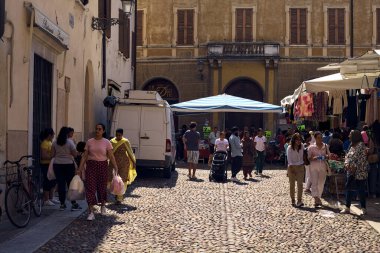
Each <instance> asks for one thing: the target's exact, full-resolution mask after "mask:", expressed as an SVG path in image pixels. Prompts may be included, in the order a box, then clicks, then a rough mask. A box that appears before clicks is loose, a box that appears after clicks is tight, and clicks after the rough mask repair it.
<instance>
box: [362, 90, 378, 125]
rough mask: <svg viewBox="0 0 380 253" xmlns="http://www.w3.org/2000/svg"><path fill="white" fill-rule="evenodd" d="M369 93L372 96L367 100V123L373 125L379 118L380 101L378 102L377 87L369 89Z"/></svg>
mask: <svg viewBox="0 0 380 253" xmlns="http://www.w3.org/2000/svg"><path fill="white" fill-rule="evenodd" d="M366 93H367V94H370V95H371V97H370V99H369V100H367V107H366V114H365V122H366V123H367V125H371V124H372V123H373V122H374V121H375V120H376V119H378V118H377V115H378V110H379V108H378V103H377V89H368V90H367V92H366Z"/></svg>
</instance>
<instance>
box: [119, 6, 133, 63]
mask: <svg viewBox="0 0 380 253" xmlns="http://www.w3.org/2000/svg"><path fill="white" fill-rule="evenodd" d="M119 21H120V24H119V51H120V52H121V53H122V54H123V55H124V56H125V57H126V58H127V59H128V58H129V52H130V44H131V43H130V41H131V40H130V26H131V24H130V20H129V17H128V15H127V14H126V13H125V12H124V11H123V10H121V9H119Z"/></svg>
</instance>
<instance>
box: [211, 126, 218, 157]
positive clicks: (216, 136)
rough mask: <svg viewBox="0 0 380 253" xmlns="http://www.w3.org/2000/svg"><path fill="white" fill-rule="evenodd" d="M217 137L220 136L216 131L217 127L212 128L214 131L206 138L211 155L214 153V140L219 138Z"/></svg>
mask: <svg viewBox="0 0 380 253" xmlns="http://www.w3.org/2000/svg"><path fill="white" fill-rule="evenodd" d="M219 135H220V133H219V131H218V127H214V130H213V131H212V132H211V133H210V134H209V136H208V141H209V146H210V153H211V154H213V153H214V149H215V141H216V139H218V138H219Z"/></svg>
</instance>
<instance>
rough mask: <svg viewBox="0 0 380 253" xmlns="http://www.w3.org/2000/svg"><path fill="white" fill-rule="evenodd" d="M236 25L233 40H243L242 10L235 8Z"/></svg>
mask: <svg viewBox="0 0 380 253" xmlns="http://www.w3.org/2000/svg"><path fill="white" fill-rule="evenodd" d="M235 15H236V27H235V31H236V34H235V41H237V42H242V41H243V40H244V28H243V25H244V10H243V9H236V14H235Z"/></svg>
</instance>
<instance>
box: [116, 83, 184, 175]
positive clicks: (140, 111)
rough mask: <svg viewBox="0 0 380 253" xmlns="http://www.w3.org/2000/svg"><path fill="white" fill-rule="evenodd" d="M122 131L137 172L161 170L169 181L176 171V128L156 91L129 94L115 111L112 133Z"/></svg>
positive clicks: (167, 105) (133, 91)
mask: <svg viewBox="0 0 380 253" xmlns="http://www.w3.org/2000/svg"><path fill="white" fill-rule="evenodd" d="M118 128H122V129H123V130H124V136H125V137H126V138H127V139H128V140H129V141H130V142H131V145H132V149H133V152H134V153H135V156H136V166H137V167H138V168H139V169H140V168H148V167H149V168H163V169H164V177H166V178H170V177H171V172H172V171H173V170H175V156H176V144H175V128H174V120H173V113H172V110H171V108H170V106H169V104H168V103H167V102H166V101H165V100H163V99H162V98H161V96H160V95H159V94H158V92H156V91H141V90H130V91H129V95H128V98H126V99H120V100H119V101H118V103H117V104H116V106H115V108H114V113H113V119H112V125H111V133H112V134H114V133H115V131H116V129H118Z"/></svg>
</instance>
